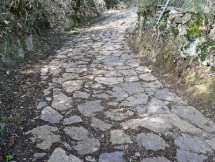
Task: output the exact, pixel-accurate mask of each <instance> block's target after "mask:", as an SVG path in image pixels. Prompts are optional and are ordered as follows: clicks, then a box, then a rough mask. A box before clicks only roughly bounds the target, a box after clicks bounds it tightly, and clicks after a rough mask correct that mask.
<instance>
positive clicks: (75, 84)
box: [62, 80, 83, 93]
mask: <svg viewBox="0 0 215 162" xmlns="http://www.w3.org/2000/svg"><path fill="white" fill-rule="evenodd" d="M82 84H83V81H81V80H73V81H66V82H64V83H63V84H62V86H63V88H64V89H65V90H66V92H68V93H72V92H74V91H76V90H79V89H81V87H82Z"/></svg>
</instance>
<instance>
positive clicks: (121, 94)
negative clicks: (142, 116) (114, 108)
mask: <svg viewBox="0 0 215 162" xmlns="http://www.w3.org/2000/svg"><path fill="white" fill-rule="evenodd" d="M108 94H110V96H111V97H114V98H116V101H121V100H124V99H125V98H127V97H128V94H127V93H126V92H125V91H123V89H122V88H120V87H114V88H113V90H112V91H109V92H108Z"/></svg>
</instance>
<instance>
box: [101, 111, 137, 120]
mask: <svg viewBox="0 0 215 162" xmlns="http://www.w3.org/2000/svg"><path fill="white" fill-rule="evenodd" d="M104 114H105V116H107V117H108V118H110V119H111V120H115V121H121V120H124V119H126V118H128V117H130V116H133V115H134V112H133V111H130V110H128V109H124V108H122V109H112V110H108V111H106V112H105V113H104Z"/></svg>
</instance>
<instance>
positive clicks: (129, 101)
mask: <svg viewBox="0 0 215 162" xmlns="http://www.w3.org/2000/svg"><path fill="white" fill-rule="evenodd" d="M148 98H149V97H148V95H146V94H136V95H133V96H130V97H128V98H126V99H125V100H124V101H123V102H122V103H121V104H120V105H121V106H128V107H132V106H136V105H144V104H146V103H147V101H148Z"/></svg>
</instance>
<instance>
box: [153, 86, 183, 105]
mask: <svg viewBox="0 0 215 162" xmlns="http://www.w3.org/2000/svg"><path fill="white" fill-rule="evenodd" d="M155 98H157V99H160V100H166V101H170V102H176V103H181V102H182V100H181V99H180V98H179V97H178V96H177V95H176V94H174V93H172V92H170V91H169V90H168V89H161V90H158V91H157V93H156V95H155Z"/></svg>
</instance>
